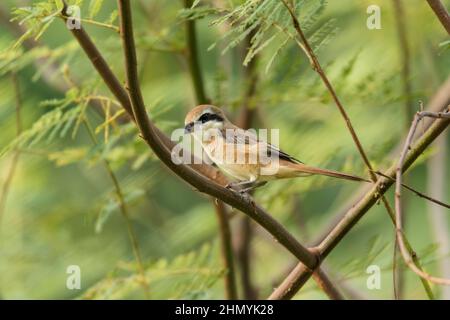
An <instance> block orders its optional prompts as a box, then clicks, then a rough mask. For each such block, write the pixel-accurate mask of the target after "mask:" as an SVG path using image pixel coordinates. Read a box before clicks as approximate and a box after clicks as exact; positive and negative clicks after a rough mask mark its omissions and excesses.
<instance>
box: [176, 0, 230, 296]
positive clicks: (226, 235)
mask: <svg viewBox="0 0 450 320" xmlns="http://www.w3.org/2000/svg"><path fill="white" fill-rule="evenodd" d="M192 3H193V1H192V0H184V6H185V8H190V7H191V6H192ZM185 24H186V39H187V56H186V58H187V62H188V65H189V71H190V74H191V78H192V83H193V85H194V91H195V95H196V101H197V104H205V103H208V99H207V97H206V93H205V85H204V81H203V75H202V71H201V64H200V61H199V56H198V50H197V46H198V41H197V32H196V28H195V20H190V19H188V20H186V23H185ZM212 201H213V202H214V208H215V212H216V215H217V220H218V224H219V234H220V244H221V254H222V260H223V264H224V268H225V269H226V273H225V277H224V281H225V297H226V298H227V299H228V300H236V299H237V298H238V295H237V286H236V272H235V267H234V256H233V246H232V239H231V228H230V222H229V219H228V214H227V208H226V206H225V205H224V203H223V202H222V201H220V200H218V199H212Z"/></svg>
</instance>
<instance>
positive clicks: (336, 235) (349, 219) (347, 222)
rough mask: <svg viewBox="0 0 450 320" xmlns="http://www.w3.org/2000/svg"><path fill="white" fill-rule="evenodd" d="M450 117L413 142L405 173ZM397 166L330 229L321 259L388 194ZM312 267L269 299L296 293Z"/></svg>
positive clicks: (293, 274)
mask: <svg viewBox="0 0 450 320" xmlns="http://www.w3.org/2000/svg"><path fill="white" fill-rule="evenodd" d="M449 124H450V119H442V120H435V121H434V122H433V124H432V125H431V126H430V128H429V129H427V130H426V131H425V133H423V134H422V135H421V136H420V138H419V139H418V140H417V141H416V142H415V143H414V144H413V146H412V148H411V151H410V152H409V153H408V155H407V156H406V159H405V161H404V163H403V168H402V169H403V170H402V171H403V172H405V171H406V170H407V169H408V168H409V167H410V166H411V165H412V164H413V163H414V161H416V160H417V159H418V158H419V156H420V155H421V154H422V152H423V151H424V150H425V149H426V148H427V147H428V146H429V145H430V144H431V143H432V142H433V141H434V140H435V139H436V138H437V137H438V136H439V135H440V134H441V133H442V132H443V131H444V130H445V129H446V128H447V127H448V125H449ZM396 170H397V165H393V166H391V167H390V168H389V170H387V171H386V175H387V176H389V177H391V179H386V178H383V179H380V180H379V181H378V182H377V184H376V185H375V186H373V187H372V188H371V190H370V191H369V192H368V193H367V194H365V195H364V197H363V198H362V199H361V200H359V201H358V202H357V203H356V204H355V205H354V206H353V207H352V208H350V209H349V210H348V211H347V212H346V213H345V215H344V217H343V218H342V219H341V220H340V221H339V222H338V223H337V225H336V226H335V227H334V228H333V230H331V231H330V233H329V234H328V235H327V237H326V238H325V239H324V240H323V241H322V242H321V243H320V244H319V245H318V246H317V247H316V248H317V250H318V251H319V252H320V255H321V259H322V260H323V259H325V258H326V257H327V255H328V254H329V253H330V252H331V251H332V250H333V249H334V248H335V247H336V246H337V245H338V244H339V242H340V241H341V240H342V239H343V238H344V236H345V235H346V234H347V233H348V232H349V231H350V230H351V229H352V228H353V226H354V225H355V224H356V223H357V222H358V221H359V219H360V218H361V217H363V216H364V214H365V213H366V212H367V211H368V210H369V209H370V208H372V207H373V206H374V205H375V204H376V203H377V201H378V200H379V199H380V197H381V196H382V195H383V194H385V193H386V191H387V190H389V188H390V187H391V186H392V185H393V183H394V182H393V178H394V177H395V174H396ZM310 276H311V270H308V268H305V266H303V265H301V264H299V265H297V266H296V267H295V269H294V270H293V271H292V272H291V273H290V274H289V275H288V277H287V278H286V279H285V280H284V281H283V283H282V284H281V285H280V286H279V287H278V288H277V289H276V290H275V291H274V292H273V293H272V294H271V296H270V297H269V299H287V298H290V297H292V296H293V295H295V293H296V292H297V291H298V290H299V289H300V288H301V287H302V286H303V285H304V284H305V282H306V281H307V280H308V279H309V278H310Z"/></svg>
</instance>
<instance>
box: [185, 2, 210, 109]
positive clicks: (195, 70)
mask: <svg viewBox="0 0 450 320" xmlns="http://www.w3.org/2000/svg"><path fill="white" fill-rule="evenodd" d="M192 3H193V0H184V7H185V8H190V7H192ZM186 39H187V49H188V50H187V55H188V65H189V70H190V74H191V77H192V83H193V84H194V89H195V95H196V97H197V101H200V103H207V102H208V99H207V98H206V94H205V88H204V86H203V76H202V73H201V71H200V62H199V59H198V49H197V46H198V43H197V33H196V32H195V20H193V19H187V20H186Z"/></svg>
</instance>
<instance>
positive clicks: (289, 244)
mask: <svg viewBox="0 0 450 320" xmlns="http://www.w3.org/2000/svg"><path fill="white" fill-rule="evenodd" d="M118 4H119V12H120V14H119V15H120V20H121V22H120V23H121V36H122V41H123V47H124V54H125V65H126V73H127V89H128V92H129V95H130V99H131V106H132V111H133V114H134V118H135V119H136V123H137V125H138V127H139V130H140V132H141V135H142V138H143V139H144V140H145V141H146V142H147V144H148V145H149V146H150V147H151V149H152V150H153V151H154V152H155V154H156V155H157V156H158V157H159V158H160V160H161V161H162V162H163V163H164V164H165V165H166V166H167V167H169V169H171V170H172V171H173V172H174V173H176V174H177V175H178V176H179V177H181V178H182V179H183V180H185V181H186V182H188V183H189V184H191V185H192V186H194V187H195V188H197V189H198V191H200V192H204V193H207V194H209V195H211V196H213V197H216V198H218V199H220V200H222V201H224V202H226V203H228V204H229V205H231V206H233V207H234V208H236V209H238V210H240V211H242V212H244V213H245V214H247V215H249V216H250V217H252V218H253V219H254V220H255V221H257V222H258V223H259V224H260V225H261V226H263V227H264V228H265V229H266V230H267V231H269V232H270V233H271V234H272V235H273V236H274V237H275V239H276V240H277V241H279V242H280V243H281V244H282V245H283V246H284V247H285V248H286V249H287V250H289V251H290V252H291V253H292V254H293V255H295V256H296V257H297V258H298V259H299V260H300V261H302V262H303V263H305V265H306V266H308V268H310V269H314V268H315V267H316V266H317V264H318V259H317V257H316V255H315V254H314V253H313V252H311V251H309V250H308V249H306V248H305V247H303V246H302V245H301V244H300V243H299V242H298V241H297V240H296V239H295V238H294V237H293V236H292V235H291V234H290V233H289V232H288V231H287V230H286V229H285V228H284V227H283V226H282V225H281V224H280V223H279V222H277V221H276V220H275V219H273V218H272V217H271V216H270V215H269V214H268V213H266V212H265V211H264V210H263V209H262V208H260V207H259V206H258V205H256V204H255V203H254V202H253V200H252V199H251V198H250V197H245V196H244V197H243V196H242V195H240V194H239V193H238V192H234V191H231V190H227V189H226V188H224V187H222V186H221V185H218V184H217V183H215V182H213V181H211V180H209V179H207V178H206V177H204V176H203V175H201V174H200V173H199V172H197V171H195V170H194V169H193V168H191V167H190V166H187V165H177V164H175V163H174V162H172V159H171V154H170V150H169V149H168V148H167V146H166V145H165V144H163V142H162V141H161V138H160V136H159V135H158V131H157V129H156V128H155V127H154V125H153V123H152V122H151V121H150V120H149V118H148V116H147V113H146V110H145V105H144V102H143V99H142V93H141V91H140V87H139V80H138V77H137V68H136V67H137V60H136V52H135V46H134V35H133V26H132V18H131V8H130V1H129V0H119V1H118ZM86 36H87V35H86Z"/></svg>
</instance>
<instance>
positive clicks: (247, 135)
mask: <svg viewBox="0 0 450 320" xmlns="http://www.w3.org/2000/svg"><path fill="white" fill-rule="evenodd" d="M222 135H223V136H224V137H225V141H226V142H227V143H234V144H245V145H249V146H253V145H256V144H259V145H261V144H264V146H266V149H267V156H268V157H273V156H278V158H279V159H282V160H286V161H289V162H292V163H303V162H301V161H300V160H298V159H296V158H294V157H293V156H291V155H289V154H287V153H286V152H284V151H282V150H280V149H279V148H277V147H275V146H274V145H272V144H270V143H268V142H266V141H263V140H259V139H258V137H257V136H256V134H255V133H254V132H252V131H249V130H243V129H240V128H236V129H232V130H227V131H226V132H225V130H224V131H223V132H222Z"/></svg>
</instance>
